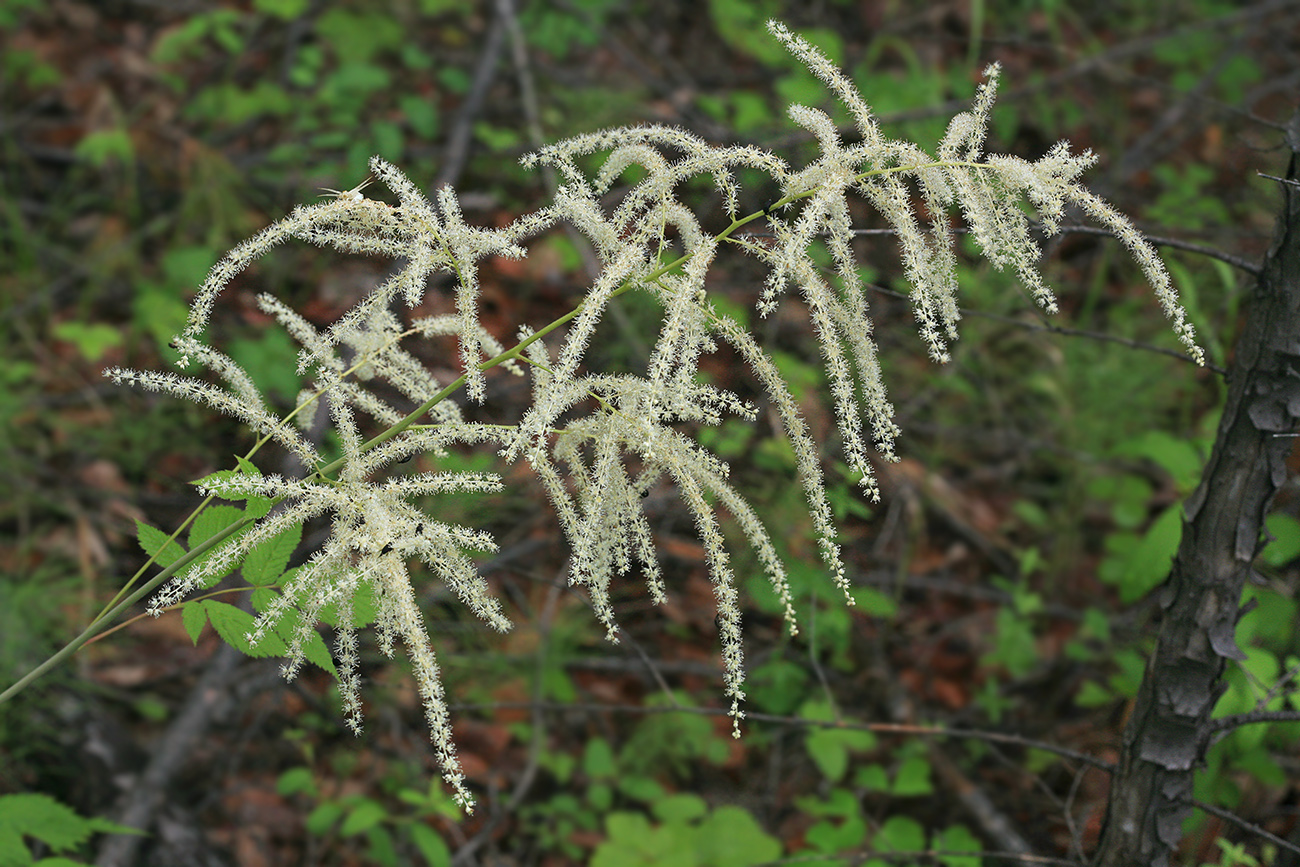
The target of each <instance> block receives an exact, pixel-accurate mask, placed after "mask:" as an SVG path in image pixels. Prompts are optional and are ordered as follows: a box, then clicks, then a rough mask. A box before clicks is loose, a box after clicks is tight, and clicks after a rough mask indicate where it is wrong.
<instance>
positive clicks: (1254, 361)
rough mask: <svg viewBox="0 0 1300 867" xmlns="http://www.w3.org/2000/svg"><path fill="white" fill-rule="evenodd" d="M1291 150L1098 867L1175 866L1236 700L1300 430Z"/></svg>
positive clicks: (1294, 137) (1291, 134) (1295, 133)
mask: <svg viewBox="0 0 1300 867" xmlns="http://www.w3.org/2000/svg"><path fill="white" fill-rule="evenodd" d="M1287 144H1288V145H1289V146H1290V148H1291V151H1292V155H1291V163H1290V166H1289V167H1288V170H1287V177H1288V179H1290V180H1291V181H1293V183H1283V184H1281V187H1282V194H1283V196H1284V204H1283V207H1282V213H1281V215H1280V217H1279V219H1278V225H1277V230H1276V237H1275V238H1274V241H1273V246H1272V248H1271V249H1270V250H1269V252H1268V255H1267V257H1266V258H1265V260H1264V269H1263V273H1262V274H1261V275H1260V279H1259V283H1258V285H1257V287H1256V290H1255V293H1254V296H1253V298H1252V302H1251V310H1250V314H1249V316H1248V318H1247V321H1246V326H1245V330H1244V332H1243V333H1242V335H1241V338H1240V340H1239V341H1238V343H1237V348H1236V357H1235V358H1234V359H1233V362H1232V365H1231V366H1230V368H1229V370H1228V386H1229V390H1228V402H1227V406H1226V407H1225V408H1224V411H1223V418H1222V419H1221V420H1220V422H1219V431H1218V436H1217V438H1216V440H1215V444H1214V450H1213V452H1212V453H1211V455H1210V460H1209V463H1208V464H1207V465H1206V468H1205V473H1204V475H1203V476H1202V479H1201V484H1200V486H1199V487H1198V488H1197V489H1196V491H1195V493H1193V494H1192V496H1191V498H1190V499H1189V500H1188V501H1187V504H1186V507H1185V510H1186V516H1185V520H1184V522H1183V538H1182V543H1181V545H1180V546H1179V548H1178V553H1177V555H1176V556H1175V558H1174V563H1173V569H1172V571H1171V573H1170V576H1169V580H1168V582H1167V583H1166V584H1165V586H1164V588H1163V589H1162V590H1161V593H1162V596H1161V599H1160V603H1161V608H1162V613H1163V620H1162V623H1161V627H1160V637H1159V641H1158V643H1157V645H1156V650H1155V653H1154V654H1153V655H1152V657H1151V659H1150V660H1149V661H1148V663H1147V669H1146V673H1145V675H1144V677H1143V680H1142V686H1141V687H1140V689H1139V691H1138V695H1137V701H1136V704H1135V705H1134V709H1133V713H1132V715H1131V716H1130V718H1129V722H1128V725H1127V726H1126V727H1125V730H1124V737H1123V744H1122V752H1121V756H1120V764H1119V768H1118V770H1117V771H1116V773H1115V776H1114V779H1113V780H1112V782H1111V794H1110V803H1109V807H1108V809H1107V814H1106V822H1105V825H1104V827H1103V829H1102V834H1101V839H1100V842H1099V845H1098V849H1097V852H1096V855H1095V856H1094V859H1093V863H1094V865H1096V867H1137V865H1152V867H1165V865H1168V864H1169V863H1170V859H1171V857H1172V855H1173V852H1174V850H1175V848H1176V847H1177V845H1178V843H1179V841H1180V838H1181V836H1182V821H1183V819H1184V818H1186V816H1187V815H1188V813H1189V812H1190V811H1191V809H1192V808H1191V804H1190V799H1191V797H1192V782H1193V774H1194V773H1195V771H1196V768H1197V766H1198V765H1200V764H1202V762H1203V760H1204V758H1205V752H1206V750H1207V749H1208V747H1209V741H1210V734H1211V732H1210V728H1209V723H1210V719H1211V714H1212V712H1213V710H1214V705H1215V703H1216V702H1217V701H1218V699H1219V696H1221V695H1222V694H1223V690H1224V689H1225V686H1224V683H1223V679H1222V675H1223V669H1224V665H1225V664H1226V661H1227V660H1229V659H1242V658H1244V654H1243V653H1242V652H1241V649H1240V648H1239V647H1237V643H1236V639H1235V637H1234V633H1235V631H1236V626H1237V621H1238V619H1239V618H1240V617H1241V614H1242V613H1243V612H1242V610H1241V605H1240V603H1241V593H1242V589H1243V586H1244V584H1245V582H1246V579H1247V578H1248V577H1249V575H1250V573H1251V568H1252V563H1253V562H1254V559H1255V555H1256V554H1257V553H1258V551H1259V549H1260V547H1261V542H1260V538H1261V536H1260V534H1261V530H1262V529H1263V526H1264V516H1265V514H1266V513H1267V511H1268V508H1269V503H1270V502H1271V501H1272V499H1273V495H1274V494H1275V493H1276V492H1277V489H1278V487H1279V486H1280V485H1281V484H1282V482H1283V481H1285V479H1286V472H1287V470H1286V463H1285V462H1286V457H1287V455H1288V454H1289V453H1290V451H1291V446H1292V443H1293V441H1294V434H1295V432H1296V431H1297V430H1298V429H1300V186H1297V185H1296V184H1295V183H1294V181H1295V180H1296V178H1297V174H1298V173H1300V166H1298V161H1300V114H1297V116H1296V118H1295V119H1293V120H1292V122H1291V125H1290V127H1289V130H1288V135H1287Z"/></svg>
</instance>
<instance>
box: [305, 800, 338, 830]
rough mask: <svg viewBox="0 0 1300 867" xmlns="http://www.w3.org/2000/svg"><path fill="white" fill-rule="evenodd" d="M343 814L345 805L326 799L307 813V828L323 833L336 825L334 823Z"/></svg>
mask: <svg viewBox="0 0 1300 867" xmlns="http://www.w3.org/2000/svg"><path fill="white" fill-rule="evenodd" d="M342 815H343V805H342V804H340V803H338V802H337V801H326V802H325V803H323V804H321V805H320V806H319V807H317V808H316V809H314V810H312V811H311V812H310V813H308V814H307V830H308V831H310V832H311V833H312V834H316V835H321V834H324V833H326V832H327V831H329V829H330V828H332V827H334V823H335V822H337V821H338V820H339V817H340V816H342Z"/></svg>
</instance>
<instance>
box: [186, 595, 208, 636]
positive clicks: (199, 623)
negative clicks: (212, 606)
mask: <svg viewBox="0 0 1300 867" xmlns="http://www.w3.org/2000/svg"><path fill="white" fill-rule="evenodd" d="M207 622H208V611H207V609H206V608H204V607H203V602H202V601H191V602H186V603H185V604H184V605H182V606H181V623H182V624H184V626H185V632H186V634H187V635H189V637H190V641H193V642H194V643H195V644H196V645H197V644H198V643H199V636H200V635H202V634H203V627H204V625H205V624H206V623H207Z"/></svg>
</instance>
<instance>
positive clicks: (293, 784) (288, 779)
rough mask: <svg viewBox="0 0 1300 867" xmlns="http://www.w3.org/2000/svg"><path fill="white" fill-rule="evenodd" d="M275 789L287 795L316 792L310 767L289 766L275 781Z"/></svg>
mask: <svg viewBox="0 0 1300 867" xmlns="http://www.w3.org/2000/svg"><path fill="white" fill-rule="evenodd" d="M275 790H276V791H277V792H279V793H280V794H281V795H284V796H285V797H288V796H289V795H296V794H298V793H299V792H302V793H303V794H306V795H315V794H316V791H317V789H316V777H315V775H314V774H312V772H311V768H290V769H289V770H287V771H285V772H284V773H283V774H281V775H280V779H279V780H277V781H276V783H275Z"/></svg>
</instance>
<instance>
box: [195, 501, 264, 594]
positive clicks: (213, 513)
mask: <svg viewBox="0 0 1300 867" xmlns="http://www.w3.org/2000/svg"><path fill="white" fill-rule="evenodd" d="M243 517H244V511H243V510H242V509H238V508H236V507H234V506H208V507H207V508H206V509H204V510H203V511H202V512H200V513H199V516H198V517H197V518H195V519H194V523H193V524H191V525H190V535H189V543H190V549H191V550H193V549H194V548H197V547H199V546H200V545H202V544H203V543H204V542H206V541H207V540H209V539H211V538H212V537H213V536H215V535H217V534H218V533H220V532H222V531H223V530H225V529H226V528H227V527H229V526H230V525H231V524H234V523H235V522H236V521H239V520H241V519H243ZM249 529H251V526H250V527H246V528H245V529H243V530H241V531H240V532H241V533H246V532H248V530H249ZM238 536H239V534H238V533H237V534H235V535H234V536H230V537H228V538H227V539H225V540H224V541H223V542H222V543H221V544H220V545H217V546H216V547H214V548H212V549H211V550H210V551H208V552H207V553H205V554H204V555H203V556H202V557H200V558H199V559H198V560H196V561H195V563H194V565H193V566H191V567H190V568H195V567H197V566H198V565H199V564H200V563H203V562H205V561H207V560H208V559H209V558H210V557H212V556H214V555H215V554H216V553H217V552H218V551H220V550H221V549H222V548H223V547H225V546H226V545H230V544H233V543H234V541H235V539H236V538H238ZM238 564H239V561H238V560H235V561H233V562H231V563H230V564H229V567H228V568H227V569H225V570H223V571H222V572H221V573H219V574H216V575H211V576H209V577H208V579H207V581H205V582H204V584H205V586H207V587H211V586H212V585H213V584H215V583H217V581H219V580H221V579H222V578H224V577H225V576H226V575H229V574H230V573H231V572H232V571H234V569H235V567H236V566H237V565H238Z"/></svg>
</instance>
